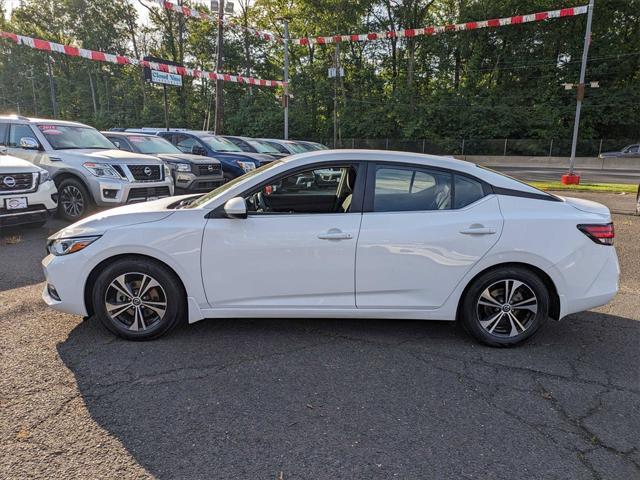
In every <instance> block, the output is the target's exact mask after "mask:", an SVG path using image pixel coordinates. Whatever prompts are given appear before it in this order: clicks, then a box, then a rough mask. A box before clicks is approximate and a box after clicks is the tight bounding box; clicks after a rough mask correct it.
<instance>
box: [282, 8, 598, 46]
mask: <svg viewBox="0 0 640 480" xmlns="http://www.w3.org/2000/svg"><path fill="white" fill-rule="evenodd" d="M588 8H589V7H588V5H583V6H579V7H571V8H563V9H561V10H549V11H546V12H538V13H531V14H529V15H515V16H513V17H506V18H495V19H492V20H482V21H476V22H466V23H456V24H451V25H443V26H440V27H425V28H412V29H407V30H395V31H387V32H377V33H360V34H355V35H332V36H330V37H308V38H294V39H291V43H293V44H295V45H311V44H316V43H317V44H326V43H339V42H365V41H370V40H384V39H388V38H403V37H417V36H421V35H437V34H440V33H445V32H462V31H467V30H478V29H480V28H495V27H505V26H507V25H519V24H521V23H531V22H542V21H543V20H548V19H550V18H563V17H574V16H576V15H583V14H585V13H587V10H588Z"/></svg>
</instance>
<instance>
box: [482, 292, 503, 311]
mask: <svg viewBox="0 0 640 480" xmlns="http://www.w3.org/2000/svg"><path fill="white" fill-rule="evenodd" d="M480 298H482V299H483V300H485V301H486V302H487V303H488V304H489V306H491V307H500V306H501V304H500V302H498V301H497V300H496V299H495V298H493V297H492V296H491V292H490V291H489V289H488V288H487V289H486V290H485V291H484V292H482V295H480Z"/></svg>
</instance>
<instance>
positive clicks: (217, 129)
mask: <svg viewBox="0 0 640 480" xmlns="http://www.w3.org/2000/svg"><path fill="white" fill-rule="evenodd" d="M223 21H224V0H219V1H218V55H217V58H216V73H220V72H221V71H222V62H223V58H224V57H223V55H222V53H223V43H224V28H223ZM223 95H224V92H223V89H222V80H220V79H219V78H218V79H216V121H215V124H214V127H213V133H215V134H216V135H220V134H221V133H222V118H223V116H224V96H223Z"/></svg>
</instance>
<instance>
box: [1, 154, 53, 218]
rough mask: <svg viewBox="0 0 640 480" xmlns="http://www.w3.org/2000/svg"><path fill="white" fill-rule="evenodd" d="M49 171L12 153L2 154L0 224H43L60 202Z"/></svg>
mask: <svg viewBox="0 0 640 480" xmlns="http://www.w3.org/2000/svg"><path fill="white" fill-rule="evenodd" d="M57 197H58V193H57V190H56V186H55V184H54V183H53V181H52V180H51V177H49V172H47V171H46V170H43V169H42V168H40V167H36V166H35V165H32V164H31V163H29V162H27V161H25V160H21V159H19V158H16V157H10V156H8V155H0V228H2V227H8V226H13V225H25V224H28V225H30V226H41V225H44V223H45V222H46V221H47V217H48V216H49V214H50V213H53V212H54V211H55V209H56V207H57V206H58V199H57Z"/></svg>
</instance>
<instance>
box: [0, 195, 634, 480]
mask: <svg viewBox="0 0 640 480" xmlns="http://www.w3.org/2000/svg"><path fill="white" fill-rule="evenodd" d="M603 198H604V197H603ZM603 201H604V200H603ZM615 222H616V234H617V238H616V244H617V250H618V254H619V257H620V262H621V268H622V282H621V288H620V293H619V294H618V296H617V297H616V298H615V299H614V300H613V302H611V303H610V304H609V305H607V306H605V307H602V308H599V309H597V310H594V311H589V312H585V313H580V314H576V315H571V316H570V317H568V318H566V319H564V320H563V321H561V322H555V321H549V322H547V324H546V325H545V327H544V329H543V330H542V331H540V332H539V333H538V334H537V335H536V336H535V337H534V338H533V339H532V340H531V341H529V342H528V343H526V344H524V345H522V346H520V347H517V348H511V349H495V348H489V347H485V346H483V345H480V344H478V343H476V342H475V341H473V340H472V339H471V338H470V337H468V336H467V335H466V334H465V333H463V332H462V331H461V330H460V329H459V328H458V327H457V326H456V325H455V324H453V323H449V322H419V321H386V320H384V321H383V320H311V319H294V320H278V319H274V320H264V319H248V320H205V321H202V322H199V323H197V324H194V325H191V326H186V325H185V326H182V327H179V328H177V329H176V330H174V331H173V332H172V333H171V334H170V335H168V336H166V337H164V338H161V339H159V340H156V341H153V342H146V343H135V342H127V341H123V340H119V339H117V338H115V337H113V336H112V335H111V334H109V333H108V332H107V331H106V330H104V329H103V328H102V327H101V326H100V325H99V323H98V322H97V321H95V320H93V319H90V320H88V321H82V319H81V318H79V317H75V316H71V315H66V314H62V313H58V312H55V311H53V310H50V309H48V308H47V307H46V306H45V305H44V304H43V303H42V301H41V300H40V292H41V290H42V288H43V284H42V283H41V282H42V280H43V277H42V273H41V271H40V267H39V261H40V260H41V258H42V257H43V255H44V239H45V238H46V235H47V233H48V231H50V230H55V229H57V228H59V227H60V226H61V225H62V224H60V223H53V224H51V225H48V226H47V227H46V228H44V229H36V230H26V229H23V230H20V231H9V232H3V233H2V234H0V258H1V260H2V269H1V270H0V328H1V329H2V334H1V335H0V478H7V479H14V478H47V479H51V478H127V479H128V478H153V477H155V478H161V479H205V478H208V479H210V478H224V479H236V478H237V479H283V480H286V479H332V480H333V479H342V478H345V479H353V478H366V479H378V478H380V479H388V478H402V479H413V478H429V479H440V478H447V479H448V478H455V479H471V478H474V479H509V480H513V479H515V478H517V479H540V478H545V479H616V480H618V479H631V478H640V436H639V435H638V432H640V372H639V368H640V367H639V365H640V322H639V321H640V261H639V259H640V242H638V238H640V217H634V216H631V215H616V216H615ZM603 248H604V247H603Z"/></svg>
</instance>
